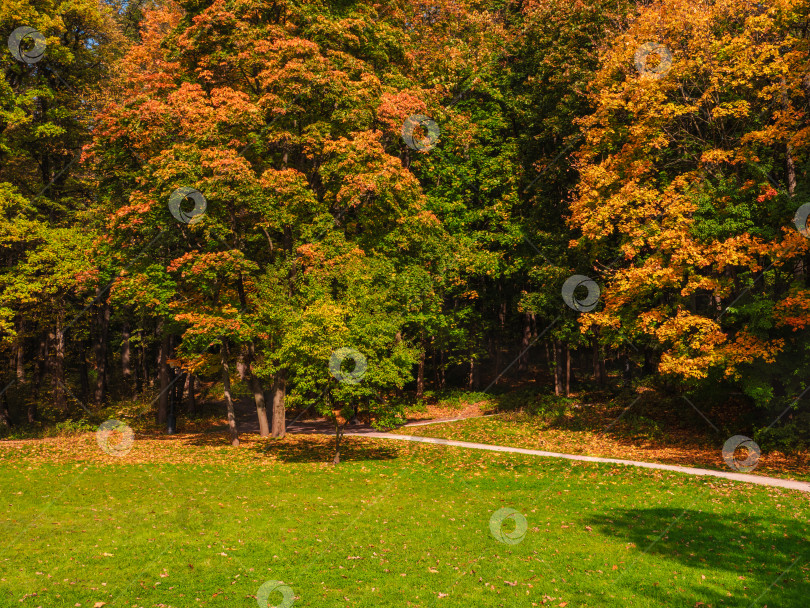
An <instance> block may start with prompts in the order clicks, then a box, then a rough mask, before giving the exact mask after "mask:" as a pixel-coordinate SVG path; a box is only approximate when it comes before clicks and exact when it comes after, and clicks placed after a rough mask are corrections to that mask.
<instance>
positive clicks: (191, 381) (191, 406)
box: [186, 374, 197, 416]
mask: <svg viewBox="0 0 810 608" xmlns="http://www.w3.org/2000/svg"><path fill="white" fill-rule="evenodd" d="M196 382H197V376H195V375H194V374H186V395H188V406H187V407H188V409H187V410H186V411H187V412H188V415H189V416H193V415H194V414H196V413H197V398H196V397H195V396H194V388H195V387H194V385H195V384H196Z"/></svg>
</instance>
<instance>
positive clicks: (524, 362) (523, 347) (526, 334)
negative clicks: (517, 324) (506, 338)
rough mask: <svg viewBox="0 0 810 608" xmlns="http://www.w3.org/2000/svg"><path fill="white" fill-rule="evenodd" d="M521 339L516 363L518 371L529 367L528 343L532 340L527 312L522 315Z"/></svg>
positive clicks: (523, 370)
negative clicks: (518, 359) (518, 357)
mask: <svg viewBox="0 0 810 608" xmlns="http://www.w3.org/2000/svg"><path fill="white" fill-rule="evenodd" d="M523 317H524V318H523V340H522V341H521V343H520V352H521V353H523V354H522V355H521V356H520V362H519V363H518V371H519V372H525V371H526V370H528V369H529V344H531V341H532V317H531V315H530V314H529V313H525V314H524V316H523Z"/></svg>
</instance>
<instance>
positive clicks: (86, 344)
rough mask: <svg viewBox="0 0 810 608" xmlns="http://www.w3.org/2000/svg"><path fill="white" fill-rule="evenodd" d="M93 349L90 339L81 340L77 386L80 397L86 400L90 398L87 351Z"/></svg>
mask: <svg viewBox="0 0 810 608" xmlns="http://www.w3.org/2000/svg"><path fill="white" fill-rule="evenodd" d="M92 349H93V342H92V341H91V340H82V352H81V353H80V354H79V386H80V387H81V391H82V399H83V400H84V401H86V402H88V403H89V402H90V401H91V400H92V397H93V395H92V393H91V392H90V370H89V367H88V364H87V353H89V352H90V351H91V350H92Z"/></svg>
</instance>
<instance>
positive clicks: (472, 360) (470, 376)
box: [467, 349, 475, 391]
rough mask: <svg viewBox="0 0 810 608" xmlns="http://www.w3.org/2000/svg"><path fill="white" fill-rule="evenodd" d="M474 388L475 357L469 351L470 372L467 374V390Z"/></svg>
mask: <svg viewBox="0 0 810 608" xmlns="http://www.w3.org/2000/svg"><path fill="white" fill-rule="evenodd" d="M474 387H475V356H474V355H473V353H472V349H471V350H470V371H469V372H468V373H467V390H468V391H471V390H473V388H474Z"/></svg>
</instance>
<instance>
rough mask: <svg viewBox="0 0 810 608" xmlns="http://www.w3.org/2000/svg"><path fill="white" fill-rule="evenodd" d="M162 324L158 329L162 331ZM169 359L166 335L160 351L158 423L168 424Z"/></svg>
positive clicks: (161, 342)
mask: <svg viewBox="0 0 810 608" xmlns="http://www.w3.org/2000/svg"><path fill="white" fill-rule="evenodd" d="M162 325H163V324H162V323H161V325H160V327H159V329H158V331H161V330H162V329H163V328H162ZM168 358H169V336H168V335H165V336H162V337H161V340H160V350H159V351H158V380H159V383H160V395H159V396H158V411H157V423H158V424H159V425H162V424H166V422H168V420H169V369H168V364H167V363H166V361H167V360H168Z"/></svg>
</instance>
